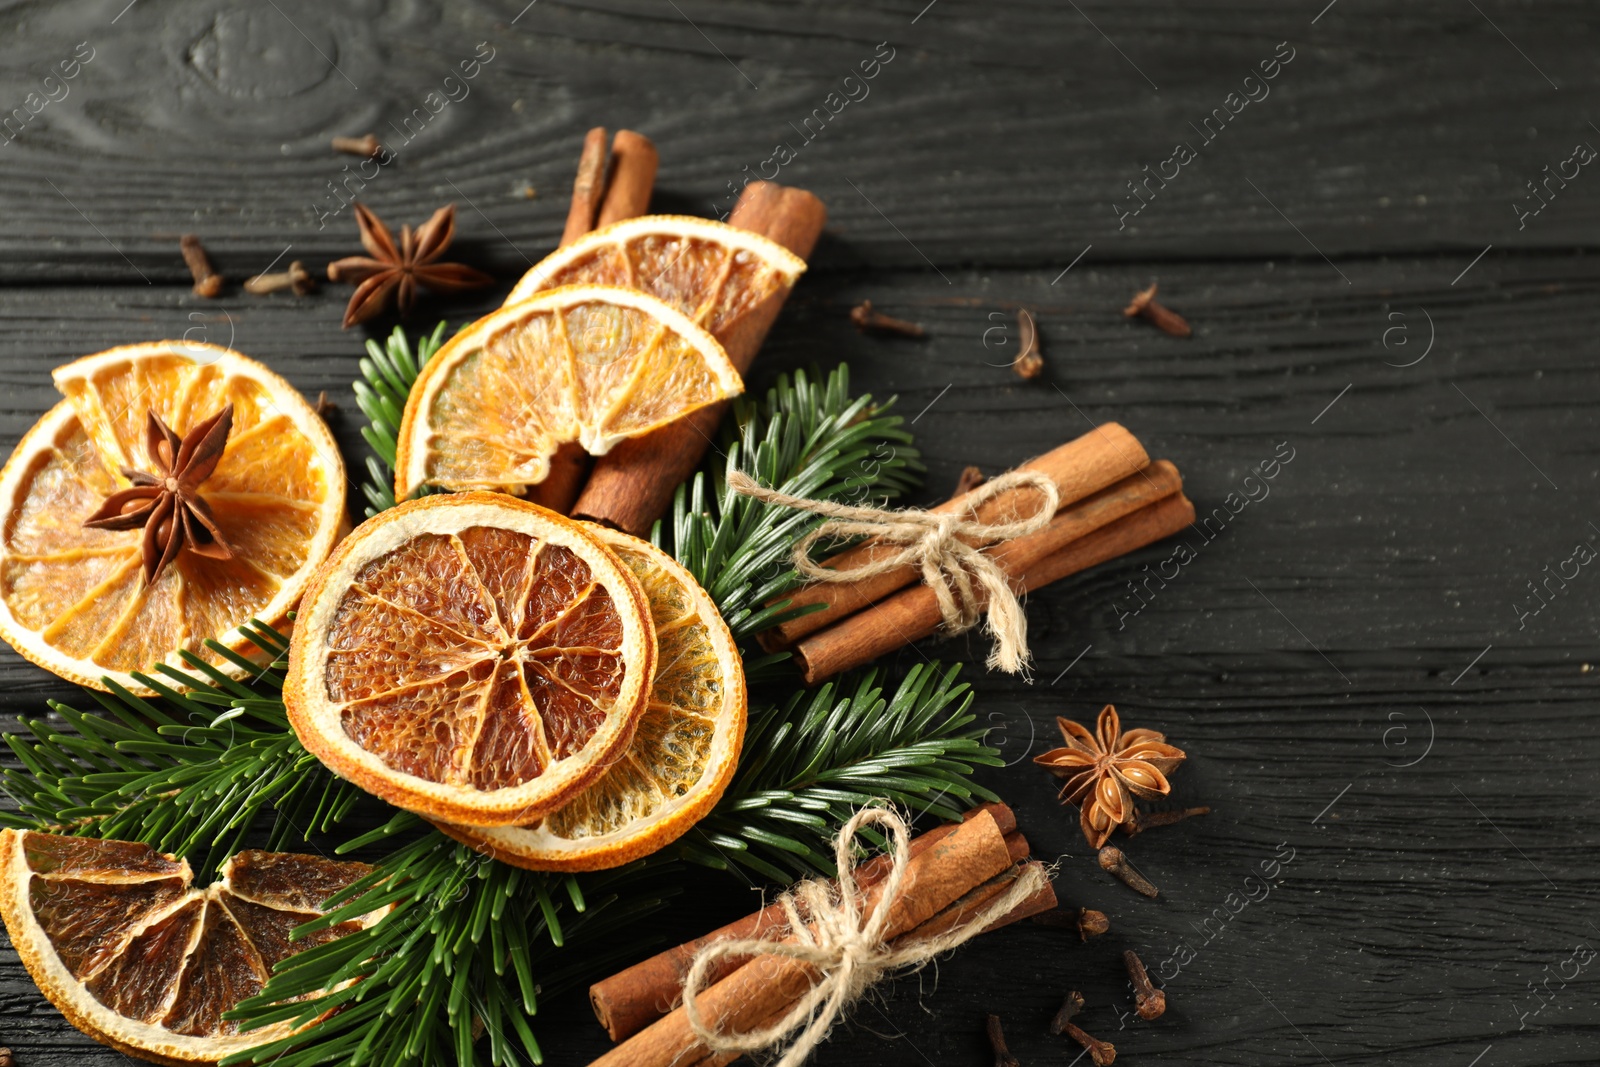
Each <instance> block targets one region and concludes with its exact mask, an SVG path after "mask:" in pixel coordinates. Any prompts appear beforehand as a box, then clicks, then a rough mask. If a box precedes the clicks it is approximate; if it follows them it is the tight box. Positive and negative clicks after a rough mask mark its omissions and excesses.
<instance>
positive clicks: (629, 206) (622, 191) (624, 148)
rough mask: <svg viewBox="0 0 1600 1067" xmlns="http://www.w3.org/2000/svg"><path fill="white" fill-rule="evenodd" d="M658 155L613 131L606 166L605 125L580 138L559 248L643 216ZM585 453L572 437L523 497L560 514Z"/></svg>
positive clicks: (585, 471) (644, 140)
mask: <svg viewBox="0 0 1600 1067" xmlns="http://www.w3.org/2000/svg"><path fill="white" fill-rule="evenodd" d="M659 160H660V157H659V155H658V153H657V152H656V146H655V145H654V144H653V143H651V141H650V138H648V137H646V136H644V135H643V134H639V133H634V132H633V131H632V130H618V131H617V135H616V137H615V138H614V139H613V140H612V142H611V162H610V166H609V167H608V166H607V164H606V128H605V127H604V126H596V127H595V128H594V129H592V130H590V131H589V133H588V136H586V137H585V138H584V139H583V154H582V155H581V156H580V157H579V158H578V176H577V178H576V179H574V181H573V183H572V206H571V207H570V208H568V209H567V228H566V229H565V230H564V231H562V234H561V245H562V247H565V246H566V245H569V244H571V243H572V242H574V241H576V240H577V239H578V238H580V237H582V236H583V235H584V234H586V233H588V232H589V231H591V230H594V229H596V228H598V227H600V226H606V225H609V224H610V223H613V222H619V221H621V220H622V219H627V218H632V217H634V216H635V215H643V214H644V213H645V212H646V211H649V210H650V194H651V192H652V191H653V189H654V188H655V181H656V167H657V164H658V163H659ZM591 462H592V460H591V458H590V456H589V453H587V452H585V451H584V449H583V446H582V445H580V444H578V443H577V442H576V441H569V442H567V443H566V444H564V445H562V446H561V447H560V448H558V449H556V454H555V455H553V456H551V457H550V473H549V474H547V475H546V476H545V479H544V481H542V482H540V483H539V484H538V485H535V486H532V487H530V488H529V490H528V492H527V498H528V499H529V500H531V501H533V502H534V503H535V504H539V505H541V506H543V507H547V508H549V509H550V510H552V511H559V512H561V514H563V515H565V514H567V513H568V512H569V511H571V510H572V505H573V504H574V503H576V502H577V499H578V494H579V493H580V492H582V491H583V483H584V482H585V481H586V480H587V479H588V477H589V467H590V465H591Z"/></svg>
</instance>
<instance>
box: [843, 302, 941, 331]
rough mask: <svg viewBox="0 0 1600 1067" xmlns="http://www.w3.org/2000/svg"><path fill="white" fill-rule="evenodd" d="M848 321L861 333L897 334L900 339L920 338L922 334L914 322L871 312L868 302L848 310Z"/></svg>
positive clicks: (878, 312)
mask: <svg viewBox="0 0 1600 1067" xmlns="http://www.w3.org/2000/svg"><path fill="white" fill-rule="evenodd" d="M850 321H851V322H853V323H855V324H856V329H858V330H860V331H862V332H863V333H865V332H868V331H874V332H877V333H893V334H899V335H900V336H901V337H921V336H922V334H923V329H922V327H921V326H918V325H917V324H916V323H914V322H907V321H906V320H905V319H897V318H895V317H894V316H892V315H885V314H883V313H882V312H881V311H875V310H873V307H872V301H870V300H863V301H861V303H859V304H857V305H856V306H855V307H853V308H851V309H850Z"/></svg>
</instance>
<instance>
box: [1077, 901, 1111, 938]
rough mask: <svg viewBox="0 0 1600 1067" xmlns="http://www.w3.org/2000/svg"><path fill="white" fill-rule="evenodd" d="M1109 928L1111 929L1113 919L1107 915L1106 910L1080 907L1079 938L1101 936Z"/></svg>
mask: <svg viewBox="0 0 1600 1067" xmlns="http://www.w3.org/2000/svg"><path fill="white" fill-rule="evenodd" d="M1109 929H1111V920H1110V919H1109V918H1107V917H1106V913H1105V912H1103V911H1095V910H1094V909H1093V908H1079V909H1078V938H1079V939H1080V940H1083V941H1087V940H1089V939H1090V938H1091V937H1099V936H1100V935H1101V934H1103V933H1105V932H1106V931H1107V930H1109Z"/></svg>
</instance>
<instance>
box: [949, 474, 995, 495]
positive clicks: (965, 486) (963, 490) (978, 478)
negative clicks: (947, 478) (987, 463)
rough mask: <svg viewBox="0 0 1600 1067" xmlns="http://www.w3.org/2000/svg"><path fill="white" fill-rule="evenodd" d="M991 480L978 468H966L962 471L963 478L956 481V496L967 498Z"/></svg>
mask: <svg viewBox="0 0 1600 1067" xmlns="http://www.w3.org/2000/svg"><path fill="white" fill-rule="evenodd" d="M988 480H989V479H987V478H985V477H984V475H983V472H982V471H981V470H979V469H978V468H977V467H966V468H963V469H962V471H961V477H960V478H958V479H956V492H955V495H956V496H965V495H966V494H968V493H970V492H972V491H973V490H974V489H976V488H978V486H980V485H982V484H983V483H984V482H986V481H988Z"/></svg>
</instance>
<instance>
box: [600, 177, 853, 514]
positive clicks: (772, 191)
mask: <svg viewBox="0 0 1600 1067" xmlns="http://www.w3.org/2000/svg"><path fill="white" fill-rule="evenodd" d="M827 217H828V212H827V209H826V208H824V207H823V205H822V201H821V200H818V199H817V198H816V197H815V196H813V195H812V194H811V193H808V192H806V191H805V190H804V189H793V188H789V187H787V186H782V185H776V184H774V183H772V182H751V183H750V184H749V185H747V186H746V187H745V190H744V192H743V193H741V194H740V196H739V201H738V203H737V204H735V205H734V209H733V214H732V215H730V216H729V218H728V221H729V222H730V223H731V224H732V225H734V226H738V227H741V228H743V229H746V230H750V231H752V232H754V233H759V234H761V235H762V236H764V237H768V238H770V239H772V240H774V241H776V242H778V243H779V244H781V245H783V246H784V247H785V248H787V249H789V250H790V251H791V252H793V253H794V254H795V255H797V256H799V257H800V258H801V259H806V258H809V257H810V255H811V251H812V249H813V248H815V247H816V243H817V238H818V237H820V236H821V235H822V226H823V223H825V222H826V221H827ZM787 297H788V294H787V293H784V292H780V293H777V294H774V295H773V296H771V297H769V298H768V299H767V300H765V301H763V302H762V304H761V305H760V306H759V307H758V308H756V309H755V310H754V311H753V312H751V313H750V314H749V315H747V316H746V317H745V319H744V320H743V321H742V322H741V324H740V327H739V329H738V330H737V331H736V333H735V334H733V335H732V336H728V337H724V338H723V339H722V341H723V347H724V348H725V349H726V350H727V353H728V359H729V360H730V361H731V362H732V363H733V365H734V367H735V368H736V369H737V370H738V371H739V373H740V374H743V373H744V372H745V371H747V370H749V368H750V364H751V363H752V362H753V361H754V360H755V357H756V353H757V352H758V351H759V350H760V348H761V342H762V341H764V340H766V336H767V331H768V330H769V329H770V328H771V327H772V323H773V320H774V319H776V318H777V317H778V312H779V311H780V310H782V308H783V303H784V300H785V299H787ZM726 410H727V404H726V403H722V404H712V405H709V406H707V407H703V408H700V409H698V410H696V411H693V412H690V413H689V414H688V415H685V416H684V417H683V418H681V419H678V420H676V421H675V422H672V423H669V424H668V425H666V426H663V427H662V428H661V429H659V430H656V431H654V432H653V433H648V434H645V435H644V436H642V437H633V438H629V439H628V440H625V441H622V442H621V443H619V444H618V445H617V446H616V447H615V448H613V449H612V450H611V451H610V452H607V453H606V454H605V455H604V456H601V457H599V458H598V459H596V460H595V463H594V469H593V470H592V471H591V472H590V474H589V481H588V484H587V485H585V486H584V488H583V493H582V494H581V495H580V496H579V497H578V500H577V503H576V504H574V505H573V508H572V514H573V516H574V517H575V518H580V519H588V520H590V521H592V522H601V523H604V524H606V525H607V526H612V527H615V528H616V529H619V530H622V531H624V532H626V533H631V534H633V535H635V536H639V537H643V536H647V535H648V534H649V532H650V526H651V524H653V523H654V522H655V521H656V520H657V519H659V518H660V517H661V516H662V515H664V514H666V512H667V508H668V507H670V506H671V504H672V494H673V492H674V491H675V490H676V489H677V487H678V484H679V483H680V482H682V481H683V480H684V479H686V478H688V477H689V476H690V475H692V474H693V473H694V470H695V467H697V466H698V465H699V463H700V459H701V457H702V456H704V455H705V452H706V449H707V448H708V447H709V446H710V444H711V441H712V439H713V438H714V437H715V435H716V432H717V425H718V423H720V422H721V421H722V415H723V413H724V412H725V411H726Z"/></svg>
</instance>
